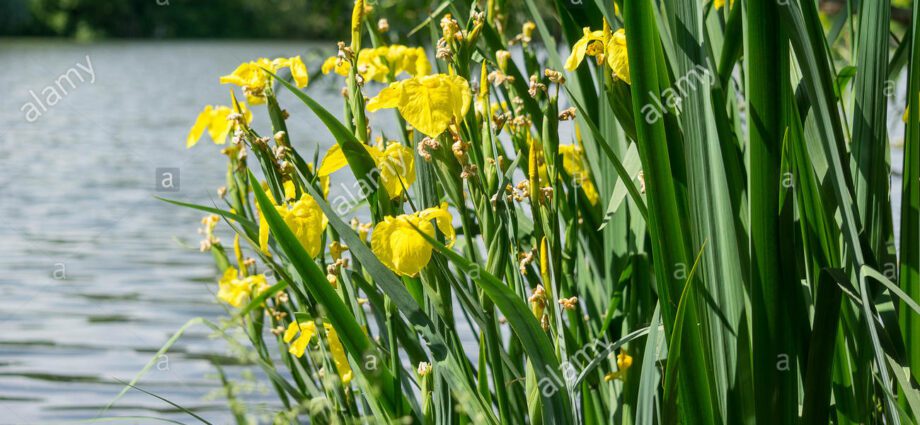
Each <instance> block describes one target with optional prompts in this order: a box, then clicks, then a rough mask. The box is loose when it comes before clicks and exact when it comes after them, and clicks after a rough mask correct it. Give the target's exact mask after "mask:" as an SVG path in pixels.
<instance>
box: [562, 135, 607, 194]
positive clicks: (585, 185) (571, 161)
mask: <svg viewBox="0 0 920 425" xmlns="http://www.w3.org/2000/svg"><path fill="white" fill-rule="evenodd" d="M559 154H560V155H561V156H562V168H563V169H564V170H565V172H566V173H567V174H568V175H569V176H570V177H571V178H572V180H574V181H575V183H576V185H577V186H578V187H580V188H581V189H582V190H583V191H584V193H585V197H586V198H588V202H590V203H591V205H597V201H598V200H599V197H600V195H599V194H598V193H597V188H596V187H594V182H593V181H592V180H591V171H590V169H589V168H588V164H587V163H585V158H584V154H583V151H582V150H581V148H579V147H577V146H574V145H559Z"/></svg>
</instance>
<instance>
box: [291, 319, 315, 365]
mask: <svg viewBox="0 0 920 425" xmlns="http://www.w3.org/2000/svg"><path fill="white" fill-rule="evenodd" d="M298 332H300V336H298V337H297V339H294V336H295V335H297V333H298ZM315 334H316V323H313V322H312V321H311V322H301V323H293V322H292V323H291V324H290V325H288V328H287V330H286V331H285V332H284V342H287V343H289V344H291V347H290V348H289V349H288V352H289V353H291V354H293V355H294V356H295V357H303V354H304V353H305V352H306V351H307V345H309V344H310V340H311V339H313V335H315ZM291 340H293V341H294V342H293V343H291Z"/></svg>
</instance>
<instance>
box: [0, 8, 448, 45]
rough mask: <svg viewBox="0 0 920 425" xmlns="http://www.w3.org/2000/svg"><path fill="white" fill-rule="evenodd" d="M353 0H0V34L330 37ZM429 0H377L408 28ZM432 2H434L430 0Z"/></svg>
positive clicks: (344, 21) (394, 24) (343, 27)
mask: <svg viewBox="0 0 920 425" xmlns="http://www.w3.org/2000/svg"><path fill="white" fill-rule="evenodd" d="M352 4H353V1H352V0H2V1H0V36H46V37H69V38H76V39H80V40H94V39H102V38H238V39H241V38H275V39H306V38H310V39H333V38H340V37H342V36H343V35H344V34H347V33H348V22H349V20H350V16H349V15H350V13H351V6H352ZM432 5H433V2H432V1H430V0H382V1H379V2H377V4H376V7H377V8H381V9H383V10H384V11H385V16H387V18H388V19H389V22H390V26H391V28H393V29H395V30H398V31H408V30H410V29H411V28H413V27H415V26H416V25H417V24H418V23H419V22H421V21H422V20H423V19H424V18H425V17H427V12H429V11H430V10H431V7H432ZM434 6H436V4H434Z"/></svg>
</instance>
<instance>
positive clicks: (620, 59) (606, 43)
mask: <svg viewBox="0 0 920 425" xmlns="http://www.w3.org/2000/svg"><path fill="white" fill-rule="evenodd" d="M582 31H583V32H584V35H583V36H582V37H581V39H579V40H578V41H576V42H575V45H573V46H572V53H571V54H570V55H569V57H568V59H566V61H565V69H566V70H568V71H574V70H575V69H576V68H578V65H581V62H582V61H583V60H584V59H585V56H593V57H595V58H596V59H597V63H602V61H606V62H607V66H609V67H610V69H611V70H613V73H614V74H615V75H616V76H617V78H619V79H621V80H623V81H625V82H626V84H631V80H630V78H629V57H628V56H627V51H626V30H624V29H623V28H620V29H618V30H617V31H616V32H614V33H613V34H611V33H610V32H609V31H606V30H602V31H591V30H590V29H589V28H587V27H586V28H584V29H583V30H582Z"/></svg>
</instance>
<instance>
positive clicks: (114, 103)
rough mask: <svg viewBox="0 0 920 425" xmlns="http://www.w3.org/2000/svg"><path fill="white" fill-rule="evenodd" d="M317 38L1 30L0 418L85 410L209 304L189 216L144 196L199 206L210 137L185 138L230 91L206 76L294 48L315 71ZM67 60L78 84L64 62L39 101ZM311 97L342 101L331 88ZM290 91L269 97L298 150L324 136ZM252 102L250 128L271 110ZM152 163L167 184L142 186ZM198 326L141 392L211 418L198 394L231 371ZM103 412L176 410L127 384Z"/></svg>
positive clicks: (53, 417)
mask: <svg viewBox="0 0 920 425" xmlns="http://www.w3.org/2000/svg"><path fill="white" fill-rule="evenodd" d="M317 46H318V45H311V44H305V43H297V44H294V43H278V42H272V43H241V42H232V43H216V42H215V43H210V42H195V43H143V42H128V43H121V42H112V43H102V44H70V43H62V42H59V41H55V42H46V41H10V40H0V63H2V64H3V66H2V67H0V87H2V89H3V95H2V96H0V164H2V168H0V271H2V272H0V423H4V424H5V423H38V422H42V423H47V422H59V421H68V420H72V419H83V418H93V417H95V416H96V415H97V414H98V413H99V410H100V408H101V407H102V406H104V405H105V404H107V403H108V402H109V401H111V400H112V399H113V397H114V396H115V395H116V394H117V393H118V392H119V391H120V390H121V388H122V384H121V383H119V380H120V381H129V380H130V379H131V378H132V377H134V375H135V374H136V373H137V372H138V371H140V369H141V368H142V367H143V366H144V365H145V364H146V363H147V362H148V361H149V360H150V359H151V358H153V356H154V354H155V353H156V351H157V350H158V349H159V348H160V347H161V346H162V345H163V344H164V343H165V342H166V340H167V339H168V338H169V336H170V335H171V334H172V333H173V332H174V331H176V330H177V329H178V328H179V327H181V326H182V325H183V323H185V322H186V321H187V320H188V319H191V318H193V317H198V316H202V317H205V318H207V319H211V320H217V319H218V318H220V317H221V316H222V315H224V310H223V308H222V307H221V306H220V305H218V304H217V303H216V302H215V300H214V296H213V293H212V291H215V290H216V289H215V285H214V284H213V282H214V274H215V269H214V267H213V266H212V262H211V258H210V255H207V254H201V253H199V252H198V251H197V245H198V235H196V229H197V228H198V220H199V219H200V218H201V214H200V213H198V212H195V211H192V210H187V209H182V208H178V207H174V206H171V205H168V204H166V203H163V202H161V201H158V200H156V199H155V198H154V196H158V195H159V196H166V197H172V198H178V199H185V200H190V201H194V202H198V203H205V204H207V203H209V202H210V199H211V198H214V193H215V192H214V189H215V188H217V187H218V186H220V185H221V184H222V182H223V178H224V171H225V161H224V159H223V158H222V156H221V155H220V154H219V153H218V151H219V148H218V147H217V146H215V145H213V144H212V143H210V142H209V141H206V140H204V141H202V143H200V144H199V145H198V146H196V147H195V148H193V149H191V150H186V149H185V146H184V140H185V136H186V134H187V131H188V129H189V127H190V126H191V124H192V122H193V121H194V118H195V116H196V114H197V113H198V111H199V110H200V109H201V107H203V105H205V104H209V103H210V104H226V103H227V102H228V96H229V94H228V93H229V87H228V86H221V85H219V84H218V81H217V77H218V76H219V75H222V74H227V73H229V72H230V71H232V70H233V69H234V68H235V67H236V66H237V65H238V64H239V63H240V62H243V61H246V60H250V59H253V58H256V57H259V56H268V57H272V56H281V55H284V56H289V55H296V54H300V55H303V56H304V58H305V59H306V61H307V63H308V66H309V67H310V68H311V69H317V68H318V62H317V60H318V59H316V56H314V55H315V54H316V53H315V48H316V47H317ZM329 46H330V44H327V45H325V47H329ZM327 50H328V49H327ZM327 53H328V52H327ZM87 58H89V59H87ZM77 64H82V65H83V66H84V68H79V67H77ZM88 65H91V68H92V70H93V73H94V74H95V79H94V80H93V79H92V77H91V74H90V73H89V72H88V71H85V70H84V69H85V68H90V66H88ZM71 68H73V69H75V70H77V71H76V72H79V73H80V74H81V75H82V76H83V77H84V81H82V82H81V81H80V80H79V78H78V77H77V76H76V74H74V73H73V72H71V73H70V74H69V75H70V77H71V80H72V81H74V85H73V86H71V85H70V84H68V83H67V82H66V81H62V86H63V88H64V89H65V90H66V91H67V93H66V94H63V93H59V94H61V97H60V99H54V98H52V99H50V100H51V101H50V102H46V100H48V99H46V96H43V94H42V91H43V90H44V89H45V88H46V87H48V86H54V90H58V89H57V87H58V86H57V85H56V81H58V79H59V78H60V77H61V75H62V74H64V73H67V72H68V70H70V69H71ZM31 92H34V93H35V94H36V95H37V96H38V97H39V99H40V100H41V103H42V105H37V104H36V100H35V99H34V98H33V97H32V94H31ZM310 92H311V94H312V95H314V96H316V97H317V98H318V99H319V100H320V101H321V102H323V103H324V104H326V105H328V107H329V108H330V110H332V111H333V112H338V111H340V110H341V106H340V105H341V100H340V99H341V98H340V96H339V95H338V92H337V90H336V89H334V87H333V85H331V84H328V83H318V84H315V85H314V86H313V88H311V89H310ZM49 93H50V92H49V91H45V94H46V95H47V94H49ZM55 101H56V102H55ZM29 102H32V104H33V106H36V108H37V110H38V111H39V112H41V114H40V116H37V118H36V115H35V113H34V112H32V114H31V115H28V114H27V113H28V112H30V106H29V105H28V103H29ZM294 102H295V100H294V99H293V98H292V97H291V96H289V95H288V96H282V103H283V104H284V105H285V106H286V107H287V108H288V109H289V110H290V113H291V119H290V123H289V127H290V132H291V135H292V136H293V138H294V140H295V144H297V145H298V146H301V147H302V149H305V151H306V152H308V153H309V154H311V155H312V152H313V149H314V148H313V147H312V146H313V145H314V144H315V142H322V143H321V144H322V145H326V144H327V142H326V140H328V135H327V133H326V132H325V130H324V129H322V127H321V126H320V124H319V123H318V122H317V121H315V120H314V119H313V118H312V117H311V116H309V114H308V113H307V110H306V108H304V107H302V106H299V105H298V104H296V103H294ZM50 103H55V104H54V105H50ZM40 106H41V107H40ZM255 112H256V123H257V124H256V128H257V129H258V128H259V125H258V124H260V123H261V124H262V125H263V126H264V124H265V123H267V122H268V119H267V115H266V114H265V112H264V107H261V108H260V109H256V111H255ZM30 121H31V122H30ZM262 130H263V133H265V134H270V131H269V130H268V129H267V128H264V127H263V128H262ZM306 146H310V148H307V147H306ZM158 168H176V169H178V170H179V181H178V183H179V191H178V192H162V191H158V190H157V187H156V181H157V179H156V175H157V174H156V173H157V169H158ZM209 335H210V332H209V331H208V330H207V329H206V328H203V327H200V326H199V327H192V328H190V330H189V331H188V333H187V334H186V335H185V336H184V337H183V338H182V339H181V340H180V341H179V343H178V344H177V345H176V347H175V348H174V349H173V350H172V351H171V352H170V353H169V354H168V357H166V358H163V359H160V361H159V362H158V364H157V366H156V367H154V368H153V369H152V370H151V372H150V373H149V374H148V375H147V376H146V377H145V378H144V379H143V380H142V381H141V387H142V388H144V389H146V390H148V391H151V392H154V393H156V394H158V395H160V396H163V397H165V398H167V399H169V400H171V401H174V402H176V403H178V404H180V405H183V406H186V407H192V408H197V409H201V410H200V413H201V414H202V415H203V416H204V417H205V418H207V419H209V420H211V421H212V422H214V423H226V422H227V421H228V420H229V417H228V416H227V414H226V411H227V408H226V403H225V401H224V400H223V399H222V398H221V397H206V396H207V395H208V394H209V393H211V392H212V391H214V390H216V389H218V388H219V385H218V378H217V376H216V370H215V368H214V366H213V364H215V363H217V364H223V365H225V370H226V371H227V372H228V373H229V374H232V375H235V376H238V375H239V374H240V373H241V372H242V370H243V369H244V368H243V367H240V366H233V362H232V360H231V359H232V357H228V356H227V355H228V354H230V353H229V352H228V351H227V348H226V345H225V344H224V343H223V342H222V341H220V340H215V339H212V338H211V337H210V336H209ZM228 363H229V364H228ZM252 398H253V399H254V400H259V399H260V395H259V392H258V391H256V392H255V393H254V394H253V395H252ZM261 398H262V399H264V400H270V397H268V396H267V395H263V396H261ZM109 415H118V416H126V415H146V416H159V417H168V418H172V419H176V420H181V421H183V422H187V421H188V420H189V419H191V418H189V417H187V416H183V415H182V414H180V413H177V412H175V409H173V408H172V407H171V406H169V405H168V404H166V403H164V402H162V401H160V400H157V399H156V398H153V397H151V396H148V395H144V394H142V393H139V392H136V391H133V392H131V393H129V394H128V395H127V396H126V397H124V398H123V399H122V400H120V401H119V402H118V403H117V404H116V405H115V408H113V409H112V410H111V411H110V412H109ZM140 422H144V423H146V422H147V421H140Z"/></svg>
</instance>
